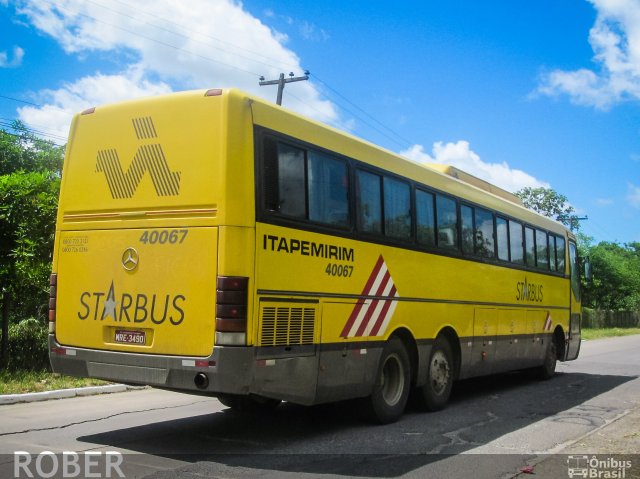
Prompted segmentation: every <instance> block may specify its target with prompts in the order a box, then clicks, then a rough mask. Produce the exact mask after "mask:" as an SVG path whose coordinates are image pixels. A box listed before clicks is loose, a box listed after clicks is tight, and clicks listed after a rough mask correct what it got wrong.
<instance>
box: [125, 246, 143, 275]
mask: <svg viewBox="0 0 640 479" xmlns="http://www.w3.org/2000/svg"><path fill="white" fill-rule="evenodd" d="M139 262H140V256H139V255H138V252H137V251H136V250H135V248H127V249H126V250H124V253H122V266H123V267H124V269H126V270H127V271H133V270H134V269H136V268H137V267H138V263H139Z"/></svg>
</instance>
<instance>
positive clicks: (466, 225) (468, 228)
mask: <svg viewBox="0 0 640 479" xmlns="http://www.w3.org/2000/svg"><path fill="white" fill-rule="evenodd" d="M460 219H461V220H462V252H463V253H465V254H473V208H471V207H469V206H466V205H462V206H461V207H460Z"/></svg>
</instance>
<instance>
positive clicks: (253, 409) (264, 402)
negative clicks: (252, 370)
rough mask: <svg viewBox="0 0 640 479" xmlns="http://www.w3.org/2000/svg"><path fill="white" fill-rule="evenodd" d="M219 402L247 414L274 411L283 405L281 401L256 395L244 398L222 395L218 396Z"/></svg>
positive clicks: (238, 395)
mask: <svg viewBox="0 0 640 479" xmlns="http://www.w3.org/2000/svg"><path fill="white" fill-rule="evenodd" d="M218 401H220V402H221V403H222V405H223V406H227V407H228V408H230V409H231V410H233V411H237V412H247V413H260V412H268V411H272V410H273V409H275V408H277V407H278V406H279V405H280V403H281V401H280V400H279V399H270V398H265V397H262V396H255V395H249V396H243V395H240V394H220V395H218Z"/></svg>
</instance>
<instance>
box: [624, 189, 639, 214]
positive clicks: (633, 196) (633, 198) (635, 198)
mask: <svg viewBox="0 0 640 479" xmlns="http://www.w3.org/2000/svg"><path fill="white" fill-rule="evenodd" d="M627 200H628V201H629V204H630V205H631V206H633V207H634V208H639V209H640V186H636V185H633V184H629V189H628V194H627Z"/></svg>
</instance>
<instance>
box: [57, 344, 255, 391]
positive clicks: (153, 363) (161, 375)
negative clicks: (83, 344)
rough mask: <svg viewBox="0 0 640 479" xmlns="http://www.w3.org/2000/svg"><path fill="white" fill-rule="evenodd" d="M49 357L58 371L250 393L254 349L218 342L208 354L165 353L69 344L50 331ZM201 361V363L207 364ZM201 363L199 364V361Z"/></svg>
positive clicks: (179, 387) (170, 386) (184, 388)
mask: <svg viewBox="0 0 640 479" xmlns="http://www.w3.org/2000/svg"><path fill="white" fill-rule="evenodd" d="M49 358H50V360H51V367H52V368H53V371H54V372H56V373H61V374H66V375H69V376H78V377H92V378H98V379H106V380H109V381H117V382H123V383H128V384H143V385H149V386H155V387H160V388H167V389H176V390H182V391H194V392H195V391H197V392H201V393H206V392H209V393H211V394H215V393H230V394H249V393H250V392H252V391H251V383H252V380H253V365H254V363H255V350H254V348H252V347H223V346H217V347H215V348H214V350H213V354H212V355H211V356H209V357H208V358H197V359H198V363H196V360H195V358H193V357H187V356H184V357H182V356H162V355H155V354H154V355H152V354H137V353H124V352H113V351H103V350H96V349H83V348H75V347H67V346H63V345H61V344H59V343H58V342H57V341H56V339H55V336H54V335H53V334H50V335H49ZM205 363H206V366H205V365H200V364H205ZM197 364H198V365H197ZM199 373H204V374H205V375H206V376H207V378H208V385H207V387H206V388H204V389H200V388H198V387H197V386H196V384H195V377H196V375H197V374H199Z"/></svg>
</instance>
